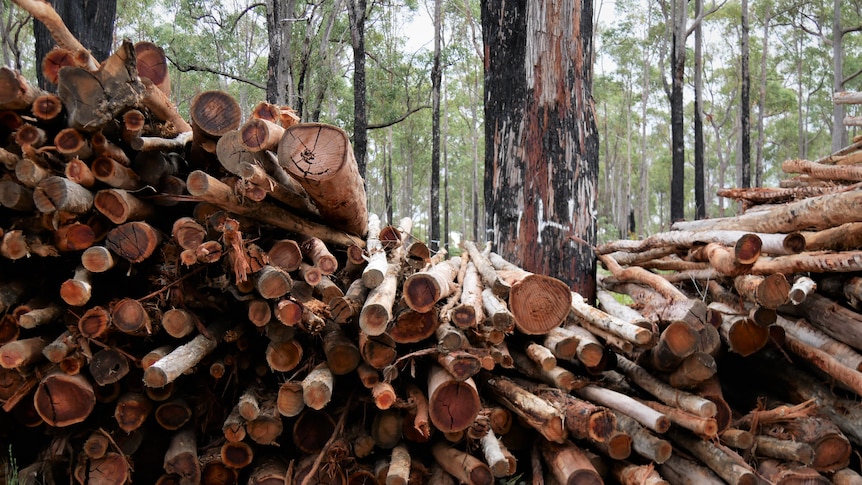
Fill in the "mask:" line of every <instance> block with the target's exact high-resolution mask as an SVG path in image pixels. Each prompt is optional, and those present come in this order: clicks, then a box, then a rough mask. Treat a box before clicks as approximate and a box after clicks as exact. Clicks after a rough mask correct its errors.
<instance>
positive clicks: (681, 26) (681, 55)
mask: <svg viewBox="0 0 862 485" xmlns="http://www.w3.org/2000/svg"><path fill="white" fill-rule="evenodd" d="M687 21H688V0H674V2H673V36H672V39H673V45H672V48H671V91H670V131H671V175H670V220H671V222H675V221H678V220H682V219H685V125H684V121H683V115H684V106H683V97H682V94H683V93H682V91H683V88H684V85H683V83H684V78H685V39H686V25H687Z"/></svg>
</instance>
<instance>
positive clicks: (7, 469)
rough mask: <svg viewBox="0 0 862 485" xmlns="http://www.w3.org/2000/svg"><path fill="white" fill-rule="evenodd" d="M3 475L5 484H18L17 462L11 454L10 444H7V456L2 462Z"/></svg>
mask: <svg viewBox="0 0 862 485" xmlns="http://www.w3.org/2000/svg"><path fill="white" fill-rule="evenodd" d="M2 467H3V477H4V479H5V482H4V483H6V485H18V463H17V462H16V461H15V455H13V454H12V445H9V456H8V457H7V459H6V460H4V461H3V462H2Z"/></svg>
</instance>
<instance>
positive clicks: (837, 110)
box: [832, 0, 847, 152]
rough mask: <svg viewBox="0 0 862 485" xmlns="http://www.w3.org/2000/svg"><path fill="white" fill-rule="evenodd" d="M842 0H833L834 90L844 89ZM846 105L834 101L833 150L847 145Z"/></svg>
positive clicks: (834, 91) (835, 150) (835, 91)
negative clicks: (845, 126)
mask: <svg viewBox="0 0 862 485" xmlns="http://www.w3.org/2000/svg"><path fill="white" fill-rule="evenodd" d="M842 3H843V2H841V0H832V73H833V78H832V92H833V93H837V92H840V91H843V90H844V33H845V32H844V30H843V27H842V26H841V4H842ZM844 113H845V109H844V105H843V104H839V103H832V151H833V152H837V151H838V150H840V149H841V148H842V147H844V146H847V130H846V129H845V128H844Z"/></svg>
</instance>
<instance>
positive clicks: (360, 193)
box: [278, 123, 368, 236]
mask: <svg viewBox="0 0 862 485" xmlns="http://www.w3.org/2000/svg"><path fill="white" fill-rule="evenodd" d="M278 160H279V164H280V165H281V166H282V167H284V169H285V170H287V172H288V173H290V174H291V175H292V176H293V177H294V178H296V179H297V180H298V181H299V183H300V184H301V185H302V186H303V188H304V189H305V191H306V192H307V193H308V195H309V196H310V197H311V199H312V201H314V204H315V205H316V206H317V209H318V211H319V212H320V215H321V217H322V218H323V219H324V220H327V221H329V222H330V224H332V225H333V226H334V227H337V228H340V229H343V230H345V231H347V232H350V233H353V234H356V235H357V236H365V234H366V233H367V231H368V210H367V208H366V206H365V184H364V183H363V181H362V178H361V177H360V175H359V170H358V168H357V165H356V160H355V159H354V158H353V150H351V149H350V141H349V139H348V137H347V133H346V132H344V130H341V129H340V128H337V127H334V126H331V125H325V124H320V123H303V124H298V125H294V126H292V127H290V128H288V129H287V130H286V131H285V133H284V136H283V137H282V139H281V142H280V143H279V147H278Z"/></svg>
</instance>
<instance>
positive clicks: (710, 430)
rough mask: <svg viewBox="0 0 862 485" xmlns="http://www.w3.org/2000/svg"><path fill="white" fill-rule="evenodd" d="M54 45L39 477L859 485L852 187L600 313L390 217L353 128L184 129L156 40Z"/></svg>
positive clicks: (1, 347) (31, 119) (12, 277)
mask: <svg viewBox="0 0 862 485" xmlns="http://www.w3.org/2000/svg"><path fill="white" fill-rule="evenodd" d="M17 1H18V3H20V4H23V5H25V6H27V5H29V4H30V3H31V2H28V1H25V0H17ZM39 5H42V4H41V3H38V2H37V3H36V6H39ZM30 7H31V8H33V6H32V5H30ZM31 13H33V15H34V16H36V17H37V18H38V19H40V20H41V21H43V22H46V23H50V22H55V21H56V19H53V17H51V16H50V15H49V14H46V13H45V12H43V11H42V10H39V9H35V8H34V9H33V10H32V11H31ZM54 27H56V28H54V29H52V32H55V34H54V35H55V37H57V42H58V45H59V47H58V49H57V50H56V51H55V52H54V53H52V55H51V58H50V59H51V60H50V61H46V63H45V66H46V71H50V69H53V70H54V71H55V72H54V74H55V75H54V76H53V77H52V79H54V80H55V81H56V83H57V86H58V91H57V94H56V95H51V94H47V93H42V92H40V91H39V90H38V89H35V88H33V87H32V85H30V84H29V83H28V82H27V81H26V80H24V79H22V78H21V76H20V75H18V73H15V72H13V71H10V70H8V69H0V136H2V140H3V141H4V143H3V148H2V150H0V162H2V166H0V184H2V185H0V205H2V207H0V231H2V233H0V238H2V239H0V315H2V319H0V404H2V409H3V410H2V411H0V444H2V445H9V446H11V453H12V454H13V455H14V458H15V459H16V462H17V466H18V477H19V480H20V483H54V482H60V481H62V482H70V483H72V482H74V483H82V484H83V483H92V484H96V483H98V484H103V483H104V484H123V483H129V482H132V481H134V482H136V483H159V484H174V483H179V484H197V483H204V484H210V483H218V484H230V483H249V484H263V483H301V484H316V483H327V484H329V483H336V484H337V483H351V484H363V483H367V484H372V483H375V484H376V483H381V484H382V483H385V484H387V485H388V484H406V483H407V482H410V483H433V484H438V483H455V482H458V483H467V484H491V483H495V482H496V481H498V480H504V481H506V482H513V483H526V481H528V480H529V481H530V482H531V483H535V484H539V483H549V484H552V483H560V484H574V483H603V482H604V481H607V482H610V483H623V484H634V483H722V482H728V483H759V482H761V481H762V480H766V481H770V482H775V483H792V482H794V481H802V480H807V481H808V482H806V483H809V482H810V483H828V480H829V479H831V480H832V481H833V482H834V483H858V480H859V476H858V474H857V472H858V469H859V468H858V467H859V463H858V454H859V445H860V444H862V432H860V430H862V407H860V404H859V399H858V397H859V396H860V395H862V386H860V379H859V375H860V373H859V369H860V368H862V358H859V354H858V351H859V349H860V348H862V347H860V343H862V342H860V338H859V333H860V332H856V330H858V329H857V328H856V327H859V325H854V322H855V321H856V320H855V319H862V317H860V316H859V315H858V314H857V313H855V311H854V310H853V307H852V305H855V304H856V303H857V302H858V301H859V300H860V297H862V293H860V292H859V290H856V288H857V287H862V286H860V285H859V282H858V281H856V280H855V279H854V278H852V277H850V278H843V277H839V273H840V274H841V275H848V276H852V275H853V272H855V271H858V270H859V268H857V266H858V264H859V263H858V262H857V261H859V260H860V259H859V256H858V254H857V253H858V248H859V245H855V246H854V245H853V244H854V243H852V234H853V225H854V224H856V223H858V222H857V219H858V218H859V216H855V217H857V219H854V218H853V217H854V215H853V211H852V210H851V209H838V208H837V207H851V208H852V206H841V205H838V204H853V199H852V197H853V196H854V194H858V192H856V188H855V187H852V186H849V187H848V186H842V185H840V184H836V183H834V182H833V183H832V184H831V185H830V186H829V188H828V189H824V190H823V191H822V192H819V193H818V194H816V195H814V194H813V192H811V193H809V192H806V194H805V195H804V196H803V195H797V197H800V198H801V197H808V198H804V199H800V200H799V201H796V202H787V203H785V204H784V205H775V206H774V207H772V208H769V209H768V210H769V211H771V212H761V213H760V214H768V215H766V216H764V215H761V216H758V215H757V214H758V212H757V211H754V210H750V211H749V214H746V215H744V216H741V217H740V218H738V219H737V220H733V221H731V222H728V223H726V224H727V226H721V224H723V222H722V221H721V220H714V221H712V222H711V223H708V225H707V226H705V227H696V228H680V229H685V230H680V231H674V232H671V233H667V234H659V235H655V236H653V237H651V238H648V239H646V240H643V241H618V242H615V243H611V244H608V245H606V246H603V247H600V248H598V251H597V252H598V253H599V255H600V256H599V257H600V259H601V261H602V262H603V264H604V265H605V266H606V268H607V269H608V271H609V275H608V276H606V277H604V278H603V279H602V285H603V287H604V291H601V292H600V293H599V302H600V305H601V309H599V308H597V307H595V306H592V305H590V304H588V303H587V302H585V301H584V300H583V298H581V297H580V295H578V294H577V293H573V292H571V291H570V289H569V288H568V287H566V285H564V284H563V283H561V282H560V281H559V280H557V279H554V278H551V277H548V276H543V275H538V274H531V273H529V272H527V271H524V270H523V269H521V268H519V267H517V266H516V265H514V264H512V263H510V262H508V261H506V260H504V259H503V258H501V257H500V256H499V255H496V254H494V253H493V252H492V251H491V249H492V248H490V247H488V246H487V245H486V246H484V247H483V246H480V245H476V244H474V243H471V242H465V243H464V244H463V247H462V248H461V251H460V254H459V255H458V256H457V257H447V255H446V254H443V253H438V254H435V255H431V254H430V252H429V250H428V248H427V247H426V246H425V245H424V244H423V243H422V242H421V241H418V240H416V239H415V238H413V237H412V236H411V221H410V220H409V219H404V220H402V221H400V222H399V223H398V224H397V225H394V224H393V225H383V224H381V221H380V220H379V219H378V218H377V217H376V216H375V215H374V214H368V212H367V208H366V206H365V193H364V185H363V182H362V180H361V178H360V177H359V174H358V171H357V169H356V164H355V161H354V160H353V158H352V155H351V153H352V151H351V149H350V144H349V141H348V139H347V136H346V135H345V133H344V132H343V131H342V130H340V129H338V128H336V127H332V126H329V125H323V124H306V123H297V120H296V118H295V115H293V113H292V112H291V111H290V110H289V108H286V107H279V106H273V105H269V104H266V103H261V104H260V105H259V106H258V107H257V108H256V109H255V110H254V112H253V113H252V114H251V115H249V116H247V117H244V115H243V114H242V113H241V110H240V109H239V107H238V104H237V103H236V102H235V101H234V100H233V99H231V97H230V96H228V95H226V94H225V93H223V92H217V91H210V92H203V93H200V94H199V95H198V96H196V97H195V99H194V102H193V103H192V106H191V114H190V117H189V118H190V119H189V120H188V121H187V120H185V119H183V117H181V116H180V115H179V114H178V113H177V111H176V109H175V108H174V107H173V105H171V103H170V102H169V101H168V99H169V86H170V82H169V80H168V79H167V74H166V71H165V70H163V69H161V70H160V69H159V66H164V64H165V63H164V57H163V54H161V53H160V51H159V49H158V48H157V47H156V46H153V45H152V44H148V43H140V44H136V45H131V44H129V43H123V44H122V45H121V47H120V49H119V50H118V51H117V52H116V53H114V54H113V55H112V57H111V58H110V59H108V60H106V61H104V62H102V63H99V62H97V61H96V60H94V59H92V57H91V56H89V53H87V52H86V51H83V50H82V49H81V48H79V47H76V46H75V45H74V44H73V43H71V41H70V40H69V37H71V36H67V35H65V34H64V32H63V30H62V29H60V28H59V27H58V26H56V25H54ZM821 163H822V162H821ZM813 185H814V184H810V183H809V187H810V186H813ZM818 190H820V189H818ZM800 192H805V191H800ZM826 192H830V193H826ZM784 197H786V195H784ZM797 204H798V205H797ZM830 204H831V205H830ZM803 206H804V207H812V208H813V209H811V210H819V211H821V212H818V214H817V215H816V216H815V217H808V216H806V215H805V212H804V211H803V210H802V207H803ZM824 211H825V212H824ZM758 217H759V219H758ZM743 219H744V220H745V222H741V221H742V220H743ZM749 220H752V221H753V220H758V221H762V222H748V221H749ZM793 221H801V222H799V224H802V225H800V226H792V224H793ZM746 224H752V225H751V226H749V225H746ZM756 224H763V225H762V226H757V225H756ZM838 224H844V226H838ZM848 225H849V226H848ZM728 226H729V227H731V228H733V229H734V230H735V231H736V232H732V231H729V230H726V229H725V228H726V227H728ZM833 226H836V227H840V228H841V229H830V228H831V227H833ZM742 231H745V232H742ZM794 231H809V232H801V233H797V232H794ZM815 231H816V232H815ZM829 231H836V232H833V233H832V234H833V235H832V236H830V232H829ZM838 231H840V232H838ZM836 233H837V234H841V236H834V234H836ZM785 234H786V235H785ZM836 237H839V238H840V240H839V241H838V242H835V241H836V240H835V238H836ZM830 238H832V239H830ZM830 240H832V241H833V242H832V243H831V244H832V245H830V243H829V242H828V241H830ZM815 241H819V242H815ZM812 248H816V249H812ZM811 251H821V252H819V253H811ZM823 251H829V252H823ZM652 270H662V271H652ZM611 291H613V292H617V293H626V294H628V295H630V297H631V299H632V300H633V301H634V302H635V303H634V304H631V305H629V306H626V305H622V304H620V303H619V302H618V298H619V296H618V295H616V296H615V295H613V294H612V293H611ZM843 302H849V304H850V305H849V306H844V305H841V304H840V303H843ZM860 328H862V327H860ZM758 398H761V400H760V401H758V400H757V399H758ZM767 398H768V399H767ZM6 448H7V446H3V449H6ZM8 466H9V464H7V467H8ZM853 470H856V471H855V472H854V471H853ZM854 480H855V482H854Z"/></svg>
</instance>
